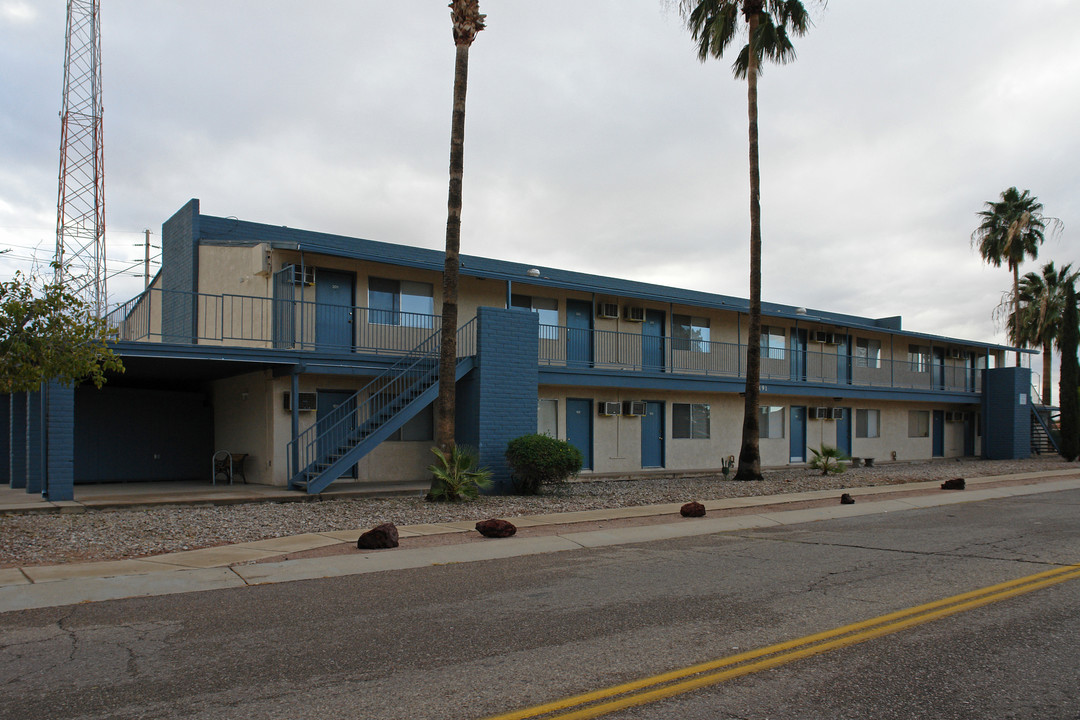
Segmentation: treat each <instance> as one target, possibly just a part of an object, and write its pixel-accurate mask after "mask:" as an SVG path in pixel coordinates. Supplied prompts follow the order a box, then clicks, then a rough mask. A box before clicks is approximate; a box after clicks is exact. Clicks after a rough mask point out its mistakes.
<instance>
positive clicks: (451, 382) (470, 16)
mask: <svg viewBox="0 0 1080 720" xmlns="http://www.w3.org/2000/svg"><path fill="white" fill-rule="evenodd" d="M449 7H450V20H451V21H452V22H453V26H454V45H455V46H456V48H457V53H456V58H455V62H454V112H453V116H452V118H451V122H450V192H449V198H448V200H447V215H446V261H445V263H444V266H443V284H442V302H443V305H442V332H441V346H440V352H439V403H438V412H439V414H438V421H437V422H436V442H437V443H438V445H439V447H440V448H442V450H443V452H450V450H451V447H452V446H453V444H454V413H455V411H456V404H455V397H456V392H457V387H456V372H457V324H458V306H457V296H458V268H459V267H460V265H461V262H460V260H459V257H458V255H459V250H460V247H461V178H462V175H463V174H464V165H465V91H466V88H467V87H468V82H469V48H470V47H471V46H472V42H473V40H474V39H476V33H478V32H480V31H481V30H483V29H484V18H485V17H487V16H486V15H481V14H480V3H479V0H453V2H451V3H450V6H449ZM435 482H437V480H432V483H435ZM433 487H434V485H433Z"/></svg>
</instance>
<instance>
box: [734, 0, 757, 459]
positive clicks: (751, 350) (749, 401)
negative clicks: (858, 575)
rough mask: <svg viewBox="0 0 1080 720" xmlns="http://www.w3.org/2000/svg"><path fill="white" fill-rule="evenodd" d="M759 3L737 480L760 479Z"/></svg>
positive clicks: (752, 27) (750, 18)
mask: <svg viewBox="0 0 1080 720" xmlns="http://www.w3.org/2000/svg"><path fill="white" fill-rule="evenodd" d="M760 4H761V3H760V2H756V3H755V2H748V3H746V4H744V13H745V15H746V22H747V28H748V30H749V35H750V58H749V62H748V63H747V70H746V88H747V89H746V106H747V115H748V118H749V125H750V130H749V132H750V327H749V330H748V332H747V336H746V392H745V395H746V400H745V404H744V407H743V429H742V447H741V448H740V449H739V469H738V471H737V472H736V473H735V479H736V480H760V479H761V450H760V446H759V441H758V436H759V431H760V428H759V427H758V423H759V420H758V403H759V399H758V393H759V391H760V389H761V167H760V165H759V162H758V105H757V76H758V60H757V53H755V52H754V48H753V44H754V36H755V34H756V32H757V28H758V12H759V11H760V9H759V6H760Z"/></svg>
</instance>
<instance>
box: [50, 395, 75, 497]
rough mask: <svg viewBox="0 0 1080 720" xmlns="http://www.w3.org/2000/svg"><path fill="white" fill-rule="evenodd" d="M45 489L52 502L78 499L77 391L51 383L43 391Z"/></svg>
mask: <svg viewBox="0 0 1080 720" xmlns="http://www.w3.org/2000/svg"><path fill="white" fill-rule="evenodd" d="M43 395H44V411H45V418H46V431H45V485H44V489H43V494H44V495H45V498H46V499H48V500H52V501H57V500H74V499H75V487H74V485H75V483H74V477H75V475H74V472H75V450H74V448H75V388H73V387H63V386H62V385H60V384H59V383H50V384H49V385H48V386H47V387H46V388H45V391H44V394H43Z"/></svg>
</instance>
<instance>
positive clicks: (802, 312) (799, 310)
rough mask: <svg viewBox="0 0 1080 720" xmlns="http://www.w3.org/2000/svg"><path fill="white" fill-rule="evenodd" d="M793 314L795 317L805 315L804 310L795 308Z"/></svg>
mask: <svg viewBox="0 0 1080 720" xmlns="http://www.w3.org/2000/svg"><path fill="white" fill-rule="evenodd" d="M795 314H796V315H805V314H806V308H795Z"/></svg>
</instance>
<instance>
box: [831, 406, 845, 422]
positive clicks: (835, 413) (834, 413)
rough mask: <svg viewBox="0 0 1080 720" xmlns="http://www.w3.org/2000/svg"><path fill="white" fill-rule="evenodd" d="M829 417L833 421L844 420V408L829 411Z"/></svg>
mask: <svg viewBox="0 0 1080 720" xmlns="http://www.w3.org/2000/svg"><path fill="white" fill-rule="evenodd" d="M829 417H830V418H832V419H833V420H843V419H844V408H833V409H832V410H830V411H829Z"/></svg>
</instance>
